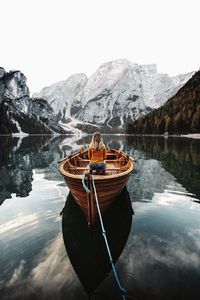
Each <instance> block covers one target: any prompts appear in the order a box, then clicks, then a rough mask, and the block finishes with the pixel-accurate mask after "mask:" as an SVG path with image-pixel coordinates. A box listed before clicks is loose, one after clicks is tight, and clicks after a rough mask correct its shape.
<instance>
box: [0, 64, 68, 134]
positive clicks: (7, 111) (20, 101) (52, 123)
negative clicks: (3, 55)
mask: <svg viewBox="0 0 200 300" xmlns="http://www.w3.org/2000/svg"><path fill="white" fill-rule="evenodd" d="M52 132H58V133H64V132H65V131H64V130H63V128H62V127H60V126H59V125H58V124H57V122H56V115H55V113H54V110H53V108H52V107H51V106H50V105H49V104H48V102H47V101H46V100H43V99H34V100H32V99H31V98H30V92H29V89H28V86H27V84H26V77H25V76H24V74H23V73H21V72H20V71H10V72H6V71H5V69H4V68H2V67H0V134H11V133H12V134H14V135H26V134H29V133H45V134H46V133H52Z"/></svg>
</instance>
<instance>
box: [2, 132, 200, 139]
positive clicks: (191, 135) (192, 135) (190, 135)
mask: <svg viewBox="0 0 200 300" xmlns="http://www.w3.org/2000/svg"><path fill="white" fill-rule="evenodd" d="M87 135H92V133H85V132H83V133H82V134H72V133H66V134H59V133H56V134H40V133H35V134H22V135H19V134H0V137H3V136H10V137H13V138H14V137H16V138H24V137H28V136H52V137H56V136H77V137H82V136H87ZM102 135H114V136H120V135H121V136H141V137H142V136H149V137H163V138H168V137H178V138H192V139H200V133H188V134H180V135H178V134H171V135H170V134H169V135H167V136H165V135H164V134H128V133H103V134H102Z"/></svg>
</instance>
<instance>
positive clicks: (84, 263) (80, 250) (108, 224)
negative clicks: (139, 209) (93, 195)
mask: <svg viewBox="0 0 200 300" xmlns="http://www.w3.org/2000/svg"><path fill="white" fill-rule="evenodd" d="M132 214H133V210H132V206H131V201H130V197H129V193H128V191H127V189H126V187H125V188H124V189H123V191H122V192H121V194H120V195H119V196H118V198H117V199H116V201H115V202H114V203H113V204H112V205H111V206H110V208H109V209H108V210H107V211H106V212H105V214H104V216H103V222H104V227H105V229H106V234H107V239H108V243H109V246H110V250H111V253H112V257H113V261H114V263H116V262H117V260H118V258H119V257H120V255H121V253H122V251H123V249H124V247H125V244H126V241H127V239H128V236H129V232H130V228H131V223H132ZM62 230H63V239H64V244H65V248H66V251H67V253H68V256H69V259H70V261H71V264H72V266H73V268H74V270H75V272H76V274H77V276H78V278H79V280H80V282H81V283H82V285H83V287H84V289H85V291H86V292H87V294H88V295H91V294H92V293H93V292H94V291H95V290H96V289H97V287H98V286H99V285H100V283H101V282H102V281H103V280H104V279H105V278H106V276H107V275H108V273H109V272H110V271H111V265H110V262H109V258H108V254H107V250H106V247H105V243H104V240H103V236H102V231H101V226H100V223H97V224H96V226H94V227H91V228H88V224H87V221H86V218H85V216H84V214H83V212H82V211H81V209H80V208H79V206H78V204H77V203H76V202H75V200H74V198H73V196H72V195H71V193H69V195H68V197H67V201H66V204H65V207H64V209H63V217H62Z"/></svg>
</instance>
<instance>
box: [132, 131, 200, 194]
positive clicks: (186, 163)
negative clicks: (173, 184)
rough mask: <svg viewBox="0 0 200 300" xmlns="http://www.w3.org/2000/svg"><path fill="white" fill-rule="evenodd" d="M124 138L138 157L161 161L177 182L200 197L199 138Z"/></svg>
mask: <svg viewBox="0 0 200 300" xmlns="http://www.w3.org/2000/svg"><path fill="white" fill-rule="evenodd" d="M126 140H127V148H129V149H130V148H134V149H135V150H137V151H138V153H137V155H138V157H140V158H142V159H145V160H154V161H156V162H158V161H159V162H161V166H162V168H163V169H164V170H165V171H167V172H168V173H169V174H171V175H173V176H174V177H175V179H176V180H177V181H178V182H179V184H181V185H182V186H184V187H185V188H186V190H187V191H188V192H191V193H193V194H195V195H196V197H197V198H200V185H199V184H198V182H199V178H200V151H199V149H200V140H198V139H196V140H194V139H187V138H168V139H163V138H162V137H160V138H159V137H133V136H128V137H127V138H126ZM149 167H151V166H149ZM153 167H154V166H153Z"/></svg>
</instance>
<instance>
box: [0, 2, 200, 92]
mask: <svg viewBox="0 0 200 300" xmlns="http://www.w3.org/2000/svg"><path fill="white" fill-rule="evenodd" d="M199 12H200V1H199V0H189V1H186V0H138V1H136V0H0V28H1V33H0V38H1V44H0V66H2V67H4V68H5V69H6V71H9V70H20V71H22V72H23V73H24V74H25V76H26V77H27V84H28V86H29V89H30V91H31V94H32V93H33V92H39V91H40V90H41V89H42V88H43V87H45V86H48V85H50V84H53V83H55V82H57V81H60V80H66V79H67V78H68V77H69V76H70V75H72V74H74V73H85V74H86V75H87V76H88V77H89V76H91V75H92V73H94V72H95V71H96V70H97V68H98V67H99V66H100V65H101V64H102V63H104V62H107V61H112V60H115V59H121V58H125V59H128V60H130V61H132V62H133V63H137V64H152V63H156V64H157V66H158V71H159V72H161V73H168V74H169V75H170V76H174V75H178V74H182V73H186V72H190V71H193V70H198V69H199V67H200V59H199V58H200V33H199V31H200V17H199Z"/></svg>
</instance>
